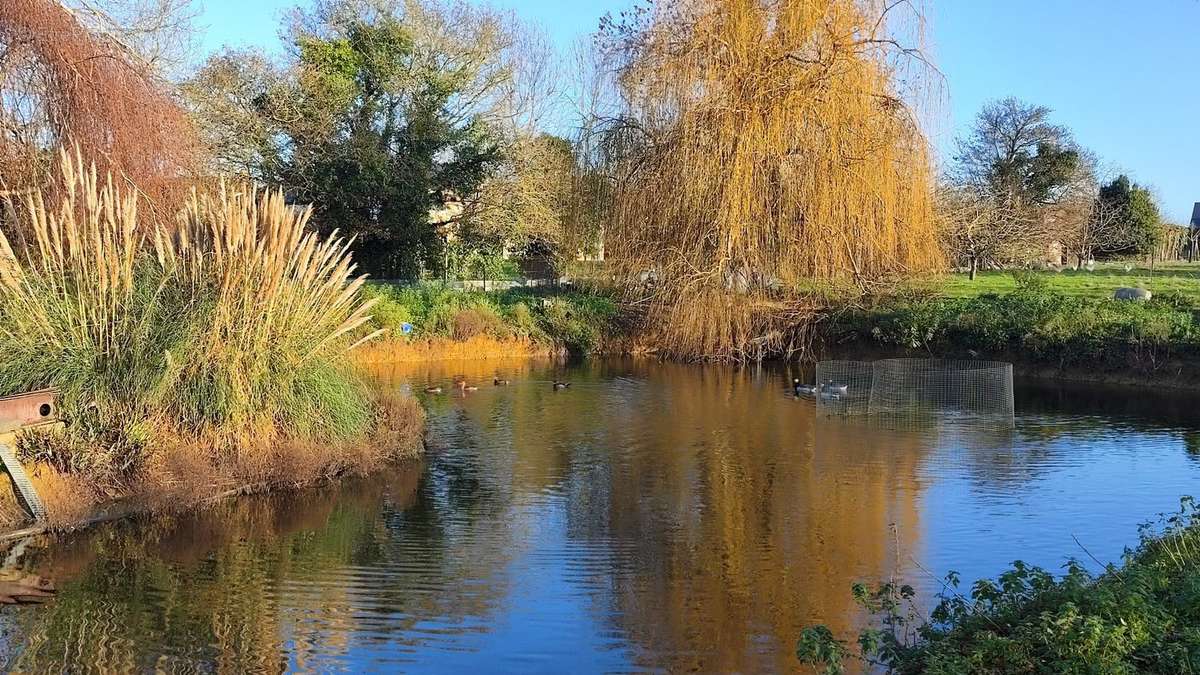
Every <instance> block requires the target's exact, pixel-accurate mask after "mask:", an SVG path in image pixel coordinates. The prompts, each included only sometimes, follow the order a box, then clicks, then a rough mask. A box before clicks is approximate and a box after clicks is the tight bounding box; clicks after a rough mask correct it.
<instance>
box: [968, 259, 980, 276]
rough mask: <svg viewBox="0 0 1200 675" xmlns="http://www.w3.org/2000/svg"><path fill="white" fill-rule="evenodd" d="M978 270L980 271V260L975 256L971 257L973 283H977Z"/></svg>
mask: <svg viewBox="0 0 1200 675" xmlns="http://www.w3.org/2000/svg"><path fill="white" fill-rule="evenodd" d="M978 270H979V258H976V257H975V256H971V264H970V279H971V281H975V272H977V271H978Z"/></svg>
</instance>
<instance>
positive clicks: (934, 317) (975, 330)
mask: <svg viewBox="0 0 1200 675" xmlns="http://www.w3.org/2000/svg"><path fill="white" fill-rule="evenodd" d="M1015 276H1017V277H1018V279H1019V281H1018V287H1017V289H1016V290H1014V291H1013V292H1011V293H1008V294H1007V295H980V296H977V297H973V298H969V299H946V298H920V297H904V296H897V297H893V298H888V299H885V300H883V301H882V302H880V303H879V304H877V305H876V306H875V307H872V308H870V309H865V310H860V311H858V312H854V313H850V314H849V315H848V316H847V317H845V318H841V319H839V320H838V321H837V322H835V326H837V327H840V328H843V329H844V328H850V329H853V330H854V331H855V332H857V333H858V334H859V335H864V336H865V335H869V336H870V339H872V340H873V341H875V342H878V343H880V344H884V345H890V346H898V347H902V348H905V349H935V348H937V349H942V350H949V351H960V352H961V351H965V350H966V349H971V350H972V351H975V352H976V353H979V352H984V353H1004V352H1008V351H1013V352H1019V353H1020V354H1022V356H1023V357H1024V358H1026V359H1028V360H1032V361H1048V362H1056V363H1058V364H1059V365H1066V364H1083V363H1089V364H1100V363H1109V364H1114V365H1115V364H1122V363H1124V364H1133V365H1138V366H1147V367H1151V368H1153V367H1155V365H1156V364H1157V363H1158V359H1159V358H1160V357H1162V356H1166V355H1170V354H1177V353H1182V352H1187V351H1189V350H1191V351H1195V350H1197V348H1198V347H1200V344H1197V329H1196V319H1195V312H1194V311H1193V310H1192V309H1191V307H1190V303H1189V306H1187V307H1181V306H1180V305H1181V304H1183V302H1184V301H1182V300H1180V299H1178V298H1170V297H1169V296H1168V297H1167V298H1166V299H1164V300H1163V301H1161V302H1157V301H1151V302H1149V303H1132V302H1121V301H1117V300H1112V299H1089V298H1077V297H1071V296H1066V295H1063V294H1061V293H1057V292H1054V291H1052V290H1049V289H1048V288H1046V287H1045V285H1044V281H1045V278H1044V277H1043V276H1038V275H1035V274H1032V273H1030V274H1028V275H1025V276H1021V275H1015Z"/></svg>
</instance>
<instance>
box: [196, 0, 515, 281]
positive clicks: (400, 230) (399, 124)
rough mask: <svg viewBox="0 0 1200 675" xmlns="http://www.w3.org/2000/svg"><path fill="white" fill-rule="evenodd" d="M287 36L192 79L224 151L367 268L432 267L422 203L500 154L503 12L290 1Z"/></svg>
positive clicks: (472, 178)
mask: <svg viewBox="0 0 1200 675" xmlns="http://www.w3.org/2000/svg"><path fill="white" fill-rule="evenodd" d="M287 35H288V37H289V39H290V41H291V45H292V49H291V51H290V53H289V55H288V58H287V60H286V62H285V63H284V64H282V65H280V66H276V65H274V64H271V63H270V62H269V61H268V60H267V59H265V58H264V57H261V56H256V57H253V58H250V59H246V58H245V57H244V56H243V55H240V54H224V55H220V56H217V57H214V58H213V59H211V60H210V61H209V62H208V63H207V64H206V65H205V66H204V67H203V68H202V69H201V70H200V72H199V73H198V74H197V76H196V77H195V78H194V79H193V80H192V81H191V83H190V86H189V88H188V91H189V94H190V98H191V100H192V102H193V105H194V107H195V108H196V110H197V114H198V115H199V116H201V117H202V118H203V119H204V120H205V121H206V122H207V124H206V126H207V127H209V128H210V129H211V130H212V131H210V141H211V142H212V143H213V145H214V146H216V147H217V148H218V150H219V151H220V155H221V158H222V160H223V161H224V162H225V164H226V166H228V167H237V166H243V167H245V170H246V172H247V173H250V174H251V175H255V176H256V177H259V178H261V179H264V180H267V181H269V182H278V183H281V184H283V185H284V186H285V187H287V188H288V190H289V192H290V194H291V195H292V197H293V199H295V200H297V201H304V202H312V203H314V204H315V205H316V207H317V213H316V221H317V223H318V224H319V225H320V227H322V228H323V229H325V230H333V229H338V230H340V231H342V232H343V233H346V234H350V235H353V236H354V237H355V248H356V251H355V252H356V259H357V260H358V261H360V263H361V264H363V265H364V267H366V268H367V269H368V270H369V271H370V272H372V273H374V274H376V275H379V276H383V277H404V278H413V277H416V276H418V275H420V274H421V273H422V272H423V271H431V270H432V271H436V270H438V269H439V268H440V266H441V264H442V247H443V244H444V239H443V237H442V236H441V233H440V232H439V231H438V229H437V228H436V227H435V224H434V223H433V222H431V218H430V213H431V212H433V211H444V210H445V207H446V205H447V204H448V203H451V202H458V201H460V200H463V199H466V198H468V197H469V196H470V195H472V194H474V193H475V192H476V190H477V189H478V188H479V186H480V185H481V184H482V183H483V181H484V180H485V179H486V178H487V177H488V176H489V175H490V174H491V173H492V171H493V169H494V167H495V166H496V165H497V164H498V163H499V162H500V161H501V159H502V157H503V153H502V148H501V144H500V138H499V137H498V135H497V133H496V131H495V128H496V125H495V120H496V116H497V115H500V114H502V113H501V112H500V106H499V104H498V102H499V101H500V100H501V99H502V98H503V97H504V96H505V95H506V93H507V91H508V90H507V84H508V83H509V81H510V80H511V71H510V68H509V65H508V63H507V61H506V59H505V55H506V54H507V53H508V51H509V49H510V47H511V45H512V25H511V22H510V21H509V20H508V18H507V17H506V16H504V15H501V14H497V13H495V12H492V11H490V10H484V9H478V8H475V7H474V6H471V5H468V4H465V3H447V4H434V3H433V2H422V1H419V0H411V1H408V2H400V1H394V2H386V1H385V2H361V1H358V0H323V1H321V2H318V3H317V4H316V5H315V6H314V7H313V8H312V9H310V10H296V11H295V12H293V14H292V16H291V17H290V20H289V22H288V25H287Z"/></svg>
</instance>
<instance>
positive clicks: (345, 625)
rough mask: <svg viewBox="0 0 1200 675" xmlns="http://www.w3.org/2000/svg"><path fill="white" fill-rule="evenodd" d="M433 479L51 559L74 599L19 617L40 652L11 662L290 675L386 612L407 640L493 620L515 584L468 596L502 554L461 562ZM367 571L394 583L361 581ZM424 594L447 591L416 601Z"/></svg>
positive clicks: (68, 545)
mask: <svg viewBox="0 0 1200 675" xmlns="http://www.w3.org/2000/svg"><path fill="white" fill-rule="evenodd" d="M453 472H454V469H453V468H452V467H451V468H449V469H447V470H446V471H444V472H443V473H453ZM418 475H419V472H418V471H417V470H416V469H414V470H410V471H403V470H398V471H395V472H394V475H393V476H391V477H389V478H384V479H377V480H370V481H354V482H351V483H348V484H346V485H345V486H343V487H342V488H341V489H329V490H324V491H318V492H306V493H298V494H293V495H278V496H275V497H271V498H265V499H254V500H246V501H241V502H237V503H233V504H226V505H222V506H219V507H216V508H214V509H213V510H211V511H208V512H205V513H202V514H198V515H195V516H189V517H183V518H178V519H175V518H169V517H160V518H156V519H154V520H152V521H148V522H143V523H138V524H136V525H135V524H130V523H126V524H120V525H116V526H112V527H108V528H103V529H100V530H97V531H96V532H94V533H91V534H89V535H87V536H82V537H78V538H74V539H69V540H66V541H64V542H60V543H58V544H56V545H55V546H54V547H52V548H50V549H47V550H45V551H39V552H38V556H39V560H36V561H35V563H36V566H37V569H38V570H39V571H40V572H42V573H43V574H46V575H47V576H50V577H52V578H54V579H55V580H56V582H57V583H58V585H59V588H60V592H59V594H58V597H57V599H56V600H55V601H54V602H53V603H51V604H49V605H46V606H44V607H40V608H37V609H36V610H29V611H23V612H21V613H20V614H18V615H16V622H17V623H16V625H14V626H13V633H14V634H15V635H16V636H18V639H17V642H19V643H21V644H23V645H25V646H24V648H23V650H22V651H20V652H19V653H15V654H12V655H10V656H9V657H8V658H9V659H11V662H9V663H6V664H4V665H7V666H8V668H9V669H10V670H11V669H15V670H23V671H53V670H58V669H61V668H64V667H67V666H68V665H69V666H71V667H75V666H79V667H89V666H90V667H101V668H103V669H105V670H117V671H138V670H152V669H155V668H159V667H165V668H168V669H171V668H174V667H176V666H179V665H180V664H186V665H188V666H189V667H200V668H201V669H202V670H218V671H223V672H248V671H280V670H284V669H285V667H286V666H287V663H286V659H287V658H291V659H292V660H293V662H294V663H295V664H296V665H298V666H299V667H305V664H306V663H308V664H309V667H312V662H314V660H315V659H317V658H318V657H327V656H328V655H330V654H336V653H339V652H346V651H349V648H350V646H351V645H349V644H348V640H349V639H350V637H349V636H352V635H353V634H354V633H355V632H356V631H357V630H360V629H361V628H362V626H361V625H360V622H361V621H364V620H367V619H364V617H368V618H369V617H371V616H376V615H379V614H384V615H387V616H388V617H389V621H388V622H387V624H386V626H385V627H383V628H379V627H378V626H373V627H374V628H379V629H380V630H386V631H388V632H394V633H396V634H397V635H408V634H410V631H411V630H412V628H413V627H414V626H416V625H417V624H418V623H420V622H421V621H424V620H426V619H429V618H433V617H447V616H458V617H466V616H480V615H484V614H486V612H487V611H488V610H489V609H490V608H491V607H492V606H494V600H495V597H496V596H497V595H500V594H502V589H497V590H495V591H494V592H493V591H492V590H487V589H491V588H492V587H493V586H500V584H474V585H472V587H473V588H475V589H477V590H475V591H472V592H463V591H458V592H456V591H455V590H454V589H455V588H456V584H457V582H459V581H461V580H464V579H468V580H469V579H472V578H475V579H480V580H485V581H495V580H494V579H491V574H492V571H493V570H494V569H495V568H496V564H495V563H496V560H495V558H496V556H494V555H489V554H488V552H487V551H478V550H476V551H472V552H471V553H470V555H467V554H464V553H463V552H461V551H456V550H455V546H456V545H455V542H454V539H455V537H456V535H455V533H454V532H453V531H452V527H453V525H452V524H450V525H448V524H447V522H450V523H453V522H454V521H453V519H451V518H448V517H447V516H446V514H445V513H443V510H445V509H450V510H459V509H462V505H460V504H449V505H447V504H438V503H436V502H433V501H431V500H430V499H428V498H426V496H425V494H424V493H423V492H422V493H418V492H417V478H418ZM458 494H461V492H459V493H458ZM445 499H449V500H456V499H458V497H457V496H456V495H455V494H449V495H447V496H446V497H445ZM381 504H382V505H383V506H382V508H381V506H380V505H381ZM468 510H469V509H468ZM361 568H371V569H375V570H379V569H383V570H386V571H387V572H388V574H387V576H388V577H390V579H389V580H388V581H384V582H382V583H380V582H378V580H377V579H378V577H377V576H376V575H374V574H371V573H366V576H362V577H360V576H358V575H359V572H358V570H360V569H361ZM411 575H423V576H422V578H420V579H414V578H413V577H412V576H411ZM452 580H453V581H452ZM368 585H369V586H370V588H371V592H370V593H368V594H365V595H364V594H363V593H362V589H363V588H364V587H367V586H368ZM413 586H423V587H437V586H442V587H445V588H447V589H448V590H447V592H446V593H422V594H413V593H411V592H409V589H411V588H412V587H413ZM478 589H485V590H478ZM396 617H401V618H396ZM339 641H341V643H339Z"/></svg>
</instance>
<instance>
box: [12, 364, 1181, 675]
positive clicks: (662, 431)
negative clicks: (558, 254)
mask: <svg viewBox="0 0 1200 675" xmlns="http://www.w3.org/2000/svg"><path fill="white" fill-rule="evenodd" d="M375 375H376V377H377V378H378V379H379V381H380V383H381V385H382V386H408V387H410V388H411V389H412V390H415V391H421V390H422V389H423V388H424V387H425V386H426V385H427V384H429V383H432V382H442V383H445V384H448V383H449V382H450V381H451V380H452V379H453V378H454V377H455V376H459V375H462V376H466V377H467V378H468V379H469V380H471V381H472V382H477V383H479V384H480V387H481V389H480V390H479V391H477V392H465V393H456V394H445V395H440V396H425V400H426V404H427V406H428V408H429V411H430V427H431V428H430V433H431V441H433V445H434V449H433V451H432V452H431V454H430V455H429V456H428V457H426V458H425V459H424V460H423V462H422V463H420V464H418V465H413V466H409V467H404V468H399V469H396V470H393V471H390V472H389V473H388V474H387V475H383V476H379V477H376V478H373V479H370V480H362V481H353V482H348V483H345V484H342V485H340V486H337V487H333V488H329V489H325V490H319V491H313V492H305V493H300V494H294V495H279V496H274V497H271V498H258V499H249V500H244V501H240V502H237V503H232V504H223V505H221V506H219V507H216V508H214V509H212V510H209V511H206V512H204V513H201V514H198V515H195V516H189V517H163V518H155V519H147V520H143V521H138V522H128V523H121V524H116V525H112V526H108V527H104V528H100V529H97V530H95V531H93V532H90V533H87V534H84V535H81V536H75V537H69V538H65V539H62V540H60V541H57V542H54V543H53V545H47V546H41V547H31V548H30V549H28V550H26V552H25V553H24V556H23V557H22V558H21V566H22V569H23V570H25V571H32V572H37V573H39V574H42V575H44V576H47V577H50V578H52V579H53V580H54V581H55V582H56V584H57V587H58V589H59V592H58V596H57V597H56V598H55V599H54V600H53V601H51V602H50V603H48V604H46V605H44V606H40V607H27V608H18V609H10V610H4V611H3V613H2V614H0V653H3V654H5V655H6V656H5V658H6V659H7V660H6V661H4V662H3V665H4V666H6V668H7V669H9V670H13V669H16V670H25V671H47V670H53V671H58V670H62V669H64V668H79V669H85V670H86V669H88V668H96V669H101V670H105V671H110V670H151V669H153V670H164V671H192V670H203V671H211V670H220V671H234V672H242V671H280V670H303V671H328V670H403V671H410V672H411V671H415V672H420V671H430V672H432V671H447V670H455V669H467V668H474V669H477V670H479V669H482V670H486V671H496V670H502V671H512V672H537V671H563V670H574V671H606V672H612V671H642V670H670V671H677V670H697V671H702V672H728V671H741V672H759V671H786V670H791V669H793V666H794V662H793V656H792V653H793V644H794V640H795V638H796V636H797V635H798V633H799V631H800V629H801V628H802V627H803V626H804V625H806V624H808V623H811V622H816V621H819V622H823V623H827V624H829V625H830V626H831V627H833V628H834V629H835V630H837V631H838V632H841V633H843V634H849V633H850V632H851V631H853V630H854V629H855V628H857V627H858V625H859V623H860V622H861V621H862V617H861V616H860V615H859V614H858V613H857V612H856V611H855V608H854V607H853V605H852V602H851V599H850V593H849V587H850V585H851V584H852V583H853V582H855V581H859V580H864V579H866V580H871V579H883V578H888V577H890V576H893V575H896V576H900V577H903V578H905V579H906V580H907V581H915V582H916V585H918V586H919V587H920V588H921V589H922V590H923V592H924V593H925V596H926V597H928V596H929V594H930V593H931V592H932V591H933V590H935V589H936V582H935V581H934V580H933V579H931V578H930V577H929V576H927V575H926V573H925V572H924V571H922V570H923V569H928V570H929V571H930V572H932V573H934V574H938V575H940V574H944V573H945V572H946V571H947V570H948V569H957V570H959V571H961V572H962V573H963V576H964V578H965V579H967V580H970V579H972V578H975V577H978V576H984V575H994V574H996V573H997V572H998V571H1000V569H1002V568H1003V567H1004V565H1006V564H1007V562H1008V561H1010V560H1012V559H1014V558H1018V557H1019V558H1024V559H1026V560H1029V561H1030V562H1033V563H1035V564H1043V565H1049V566H1054V565H1056V564H1057V563H1059V562H1061V561H1062V559H1063V558H1064V556H1066V555H1070V554H1072V553H1073V551H1071V549H1070V547H1071V546H1072V544H1071V541H1072V540H1071V535H1073V534H1075V535H1078V536H1080V537H1081V540H1083V541H1086V542H1087V543H1088V545H1089V550H1091V551H1092V552H1093V553H1095V554H1097V555H1098V556H1099V557H1101V558H1103V559H1108V560H1111V559H1115V557H1116V556H1118V555H1119V553H1120V551H1121V549H1122V547H1123V546H1124V545H1125V544H1126V543H1128V542H1130V541H1132V539H1133V538H1134V536H1135V529H1136V524H1137V522H1139V520H1140V519H1142V518H1143V517H1145V516H1148V515H1150V514H1152V513H1153V512H1154V511H1157V510H1163V509H1166V508H1169V507H1170V506H1171V505H1172V504H1173V503H1174V502H1175V500H1176V499H1177V497H1178V495H1179V494H1181V493H1183V492H1189V491H1191V490H1190V488H1191V486H1192V481H1194V480H1195V479H1196V477H1198V476H1200V465H1198V464H1197V463H1196V461H1195V460H1194V459H1190V458H1189V457H1190V456H1189V454H1188V453H1189V450H1188V448H1189V447H1191V445H1189V440H1188V439H1189V438H1196V437H1197V431H1196V429H1195V428H1193V427H1189V426H1188V425H1187V418H1186V415H1184V414H1183V413H1182V411H1183V410H1184V409H1185V406H1182V405H1180V406H1175V407H1172V406H1169V405H1165V404H1163V405H1154V404H1147V403H1145V401H1146V396H1139V397H1129V396H1125V397H1124V398H1125V399H1126V400H1129V401H1131V403H1130V405H1129V406H1126V407H1123V408H1122V407H1119V406H1117V405H1116V404H1115V403H1113V401H1114V400H1120V396H1121V395H1122V394H1121V393H1120V390H1117V393H1110V394H1108V395H1103V394H1102V393H1100V392H1097V391H1096V390H1095V389H1089V390H1086V392H1085V393H1081V394H1078V395H1073V394H1069V393H1063V392H1062V391H1060V390H1056V389H1046V388H1044V387H1042V388H1034V389H1029V388H1022V389H1019V390H1018V398H1017V404H1018V422H1017V425H1016V429H1015V430H1011V431H1003V432H1001V431H996V430H989V429H979V428H976V429H968V428H948V427H933V428H908V429H903V430H898V429H886V428H878V427H873V426H871V425H864V424H862V423H861V422H860V421H856V420H839V419H826V418H818V417H816V416H815V415H814V411H813V406H812V402H811V401H797V400H794V399H792V398H791V397H790V396H789V395H788V385H787V383H788V382H789V381H790V375H789V374H788V373H787V372H786V371H783V370H773V369H757V370H737V369H731V368H715V367H714V368H694V367H685V366H676V365H664V364H655V363H647V362H637V361H607V362H606V361H594V362H588V363H585V364H579V365H574V366H571V367H569V368H568V367H563V366H556V365H552V364H538V363H536V362H532V363H531V362H529V361H518V362H512V363H496V362H486V363H485V362H479V363H468V364H434V365H429V364H413V365H405V366H403V367H396V368H383V369H380V370H377V371H376V373H375ZM497 375H498V376H501V377H507V378H510V379H512V380H513V385H512V386H511V387H501V388H496V387H491V386H490V384H488V383H490V382H491V379H492V377H493V376H497ZM559 377H562V378H568V379H570V380H571V381H572V382H573V386H572V387H571V389H569V390H567V391H565V392H555V391H554V390H553V389H552V387H551V386H550V382H551V381H552V380H553V379H555V378H559ZM1085 394H1086V395H1085ZM422 396H424V395H422ZM1088 396H1090V398H1088ZM1172 411H1180V414H1179V415H1175V413H1174V412H1172ZM1192 445H1194V443H1192Z"/></svg>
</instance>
